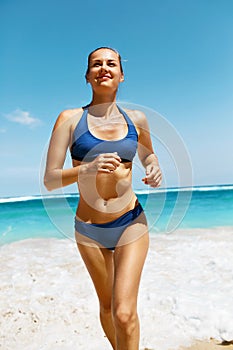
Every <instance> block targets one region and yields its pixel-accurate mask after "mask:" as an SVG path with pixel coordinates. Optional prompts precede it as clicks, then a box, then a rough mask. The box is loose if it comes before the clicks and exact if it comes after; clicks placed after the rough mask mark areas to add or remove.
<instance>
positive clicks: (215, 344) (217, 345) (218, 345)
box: [180, 339, 233, 350]
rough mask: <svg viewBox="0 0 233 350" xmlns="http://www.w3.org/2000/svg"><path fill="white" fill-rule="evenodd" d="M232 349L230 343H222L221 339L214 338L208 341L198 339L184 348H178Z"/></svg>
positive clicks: (232, 346)
mask: <svg viewBox="0 0 233 350" xmlns="http://www.w3.org/2000/svg"><path fill="white" fill-rule="evenodd" d="M224 349H225V350H233V343H232V344H228V345H227V344H224V343H223V344H222V342H221V341H218V340H216V339H210V340H209V341H198V342H196V343H195V344H193V345H191V346H189V347H187V348H184V347H181V348H180V350H224Z"/></svg>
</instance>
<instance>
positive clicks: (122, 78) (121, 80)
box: [120, 74, 125, 83]
mask: <svg viewBox="0 0 233 350" xmlns="http://www.w3.org/2000/svg"><path fill="white" fill-rule="evenodd" d="M124 80H125V77H124V74H121V78H120V83H123V81H124Z"/></svg>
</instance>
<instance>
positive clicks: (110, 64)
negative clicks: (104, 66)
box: [108, 62, 116, 67]
mask: <svg viewBox="0 0 233 350" xmlns="http://www.w3.org/2000/svg"><path fill="white" fill-rule="evenodd" d="M108 65H109V67H115V66H116V64H115V63H113V62H111V63H109V64H108Z"/></svg>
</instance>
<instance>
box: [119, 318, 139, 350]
mask: <svg viewBox="0 0 233 350" xmlns="http://www.w3.org/2000/svg"><path fill="white" fill-rule="evenodd" d="M115 327H116V328H115V329H116V344H117V346H116V350H138V349H139V337H140V334H139V333H140V329H139V319H138V315H137V314H135V315H134V316H131V317H128V316H126V315H125V316H124V315H121V316H119V317H116V318H115Z"/></svg>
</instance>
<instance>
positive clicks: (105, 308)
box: [100, 300, 112, 314]
mask: <svg viewBox="0 0 233 350" xmlns="http://www.w3.org/2000/svg"><path fill="white" fill-rule="evenodd" d="M111 312H112V306H111V300H109V301H108V300H105V301H103V302H100V313H101V314H109V313H111Z"/></svg>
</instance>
